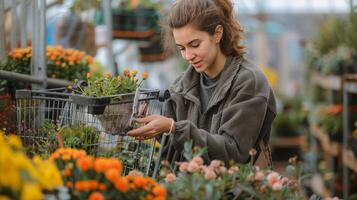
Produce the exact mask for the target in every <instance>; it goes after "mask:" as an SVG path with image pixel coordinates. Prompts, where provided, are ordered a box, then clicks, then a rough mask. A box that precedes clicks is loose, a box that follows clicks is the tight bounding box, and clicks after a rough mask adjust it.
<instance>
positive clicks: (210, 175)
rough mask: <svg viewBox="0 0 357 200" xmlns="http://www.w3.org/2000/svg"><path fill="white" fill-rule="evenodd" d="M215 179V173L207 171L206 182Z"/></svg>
mask: <svg viewBox="0 0 357 200" xmlns="http://www.w3.org/2000/svg"><path fill="white" fill-rule="evenodd" d="M216 177H217V175H216V173H214V172H213V171H212V170H207V171H206V173H205V179H206V180H210V179H215V178H216Z"/></svg>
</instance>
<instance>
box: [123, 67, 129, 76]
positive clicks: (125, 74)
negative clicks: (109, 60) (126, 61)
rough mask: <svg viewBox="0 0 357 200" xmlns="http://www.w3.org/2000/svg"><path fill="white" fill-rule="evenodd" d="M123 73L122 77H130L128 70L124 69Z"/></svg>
mask: <svg viewBox="0 0 357 200" xmlns="http://www.w3.org/2000/svg"><path fill="white" fill-rule="evenodd" d="M123 73H124V76H127V77H130V69H129V68H125V69H124V72H123Z"/></svg>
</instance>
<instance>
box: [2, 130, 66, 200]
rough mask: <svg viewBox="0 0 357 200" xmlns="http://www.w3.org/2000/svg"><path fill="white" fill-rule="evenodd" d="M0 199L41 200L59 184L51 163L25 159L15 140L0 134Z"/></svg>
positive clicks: (60, 183)
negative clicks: (45, 193)
mask: <svg viewBox="0 0 357 200" xmlns="http://www.w3.org/2000/svg"><path fill="white" fill-rule="evenodd" d="M0 155H1V156H0V177H1V178H0V199H21V200H22V199H43V198H44V192H45V191H46V192H51V191H54V190H55V189H56V188H57V187H60V186H62V185H63V182H62V178H61V174H60V172H59V171H58V169H57V167H56V165H55V163H54V162H52V161H50V160H42V159H41V158H40V157H38V156H35V157H34V158H33V159H32V160H31V159H29V158H27V157H26V154H25V153H24V152H23V150H22V144H21V141H20V139H19V138H18V137H16V136H14V135H9V136H8V137H5V136H4V134H3V132H1V131H0Z"/></svg>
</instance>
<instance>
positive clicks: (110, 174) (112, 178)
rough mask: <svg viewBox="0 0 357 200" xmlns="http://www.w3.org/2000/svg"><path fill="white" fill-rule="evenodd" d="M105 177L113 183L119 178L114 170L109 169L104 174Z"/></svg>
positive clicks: (118, 174)
mask: <svg viewBox="0 0 357 200" xmlns="http://www.w3.org/2000/svg"><path fill="white" fill-rule="evenodd" d="M105 177H106V178H107V179H108V180H109V181H111V182H115V180H116V179H117V178H119V177H120V173H119V172H118V170H116V169H109V170H108V171H106V172H105Z"/></svg>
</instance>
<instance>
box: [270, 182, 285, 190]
mask: <svg viewBox="0 0 357 200" xmlns="http://www.w3.org/2000/svg"><path fill="white" fill-rule="evenodd" d="M271 188H272V189H273V190H274V191H279V190H281V189H282V188H283V185H281V183H280V182H279V181H278V182H275V183H274V184H273V186H272V187H271Z"/></svg>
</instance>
